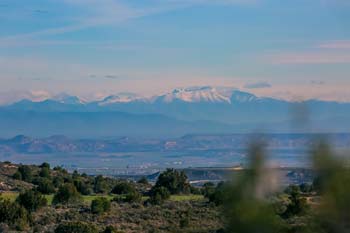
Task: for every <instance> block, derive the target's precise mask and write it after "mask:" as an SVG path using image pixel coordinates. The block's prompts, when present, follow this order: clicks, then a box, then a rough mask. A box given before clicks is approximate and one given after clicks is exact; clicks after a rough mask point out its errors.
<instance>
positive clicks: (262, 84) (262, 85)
mask: <svg viewBox="0 0 350 233" xmlns="http://www.w3.org/2000/svg"><path fill="white" fill-rule="evenodd" d="M269 87H272V85H271V84H270V83H268V82H257V83H248V84H245V85H244V88H247V89H258V88H269Z"/></svg>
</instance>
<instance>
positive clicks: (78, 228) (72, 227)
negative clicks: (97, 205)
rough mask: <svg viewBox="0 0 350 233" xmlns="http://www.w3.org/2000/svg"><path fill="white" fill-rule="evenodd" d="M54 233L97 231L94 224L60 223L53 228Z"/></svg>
mask: <svg viewBox="0 0 350 233" xmlns="http://www.w3.org/2000/svg"><path fill="white" fill-rule="evenodd" d="M55 233H98V230H97V229H96V227H95V226H94V225H91V224H88V223H83V222H67V223H61V224H59V225H58V227H57V228H56V229H55Z"/></svg>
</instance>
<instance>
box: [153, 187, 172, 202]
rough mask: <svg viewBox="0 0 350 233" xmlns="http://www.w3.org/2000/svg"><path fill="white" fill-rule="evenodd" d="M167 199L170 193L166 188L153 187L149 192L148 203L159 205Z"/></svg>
mask: <svg viewBox="0 0 350 233" xmlns="http://www.w3.org/2000/svg"><path fill="white" fill-rule="evenodd" d="M169 198H170V192H169V190H168V189H167V188H165V187H156V186H153V188H152V189H151V192H150V199H149V202H150V203H151V204H155V205H159V204H162V203H163V202H164V201H165V200H167V199H169Z"/></svg>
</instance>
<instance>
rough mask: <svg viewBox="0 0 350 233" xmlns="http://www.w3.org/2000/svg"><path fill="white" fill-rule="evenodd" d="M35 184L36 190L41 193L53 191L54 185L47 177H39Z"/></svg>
mask: <svg viewBox="0 0 350 233" xmlns="http://www.w3.org/2000/svg"><path fill="white" fill-rule="evenodd" d="M37 185H38V187H37V190H38V191H39V192H41V193H42V194H52V193H54V192H55V186H54V185H53V183H52V181H51V180H49V179H46V178H41V179H39V180H38V181H37Z"/></svg>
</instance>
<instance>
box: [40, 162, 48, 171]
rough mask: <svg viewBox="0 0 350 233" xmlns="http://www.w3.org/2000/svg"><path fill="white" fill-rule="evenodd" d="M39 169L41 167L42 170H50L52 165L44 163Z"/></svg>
mask: <svg viewBox="0 0 350 233" xmlns="http://www.w3.org/2000/svg"><path fill="white" fill-rule="evenodd" d="M39 167H40V168H47V169H50V164H49V163H46V162H44V163H42V164H41V165H40V166H39Z"/></svg>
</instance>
